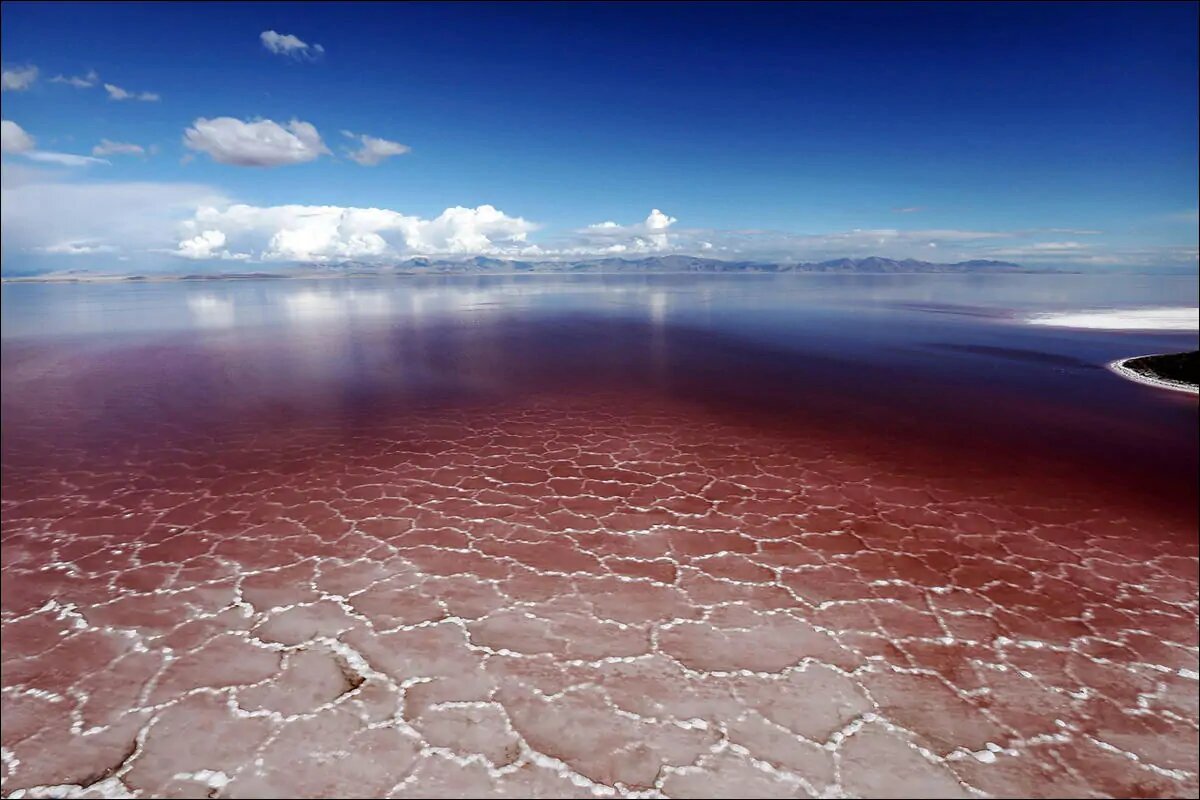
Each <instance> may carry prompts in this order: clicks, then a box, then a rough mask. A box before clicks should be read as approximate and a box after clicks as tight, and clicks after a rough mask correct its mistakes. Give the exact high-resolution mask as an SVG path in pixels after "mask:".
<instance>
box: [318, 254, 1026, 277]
mask: <svg viewBox="0 0 1200 800" xmlns="http://www.w3.org/2000/svg"><path fill="white" fill-rule="evenodd" d="M314 266H316V265H314ZM324 269H330V267H324ZM333 269H339V270H343V271H349V272H399V273H429V272H439V273H440V272H450V273H488V272H494V273H512V272H554V273H561V272H773V273H779V272H854V273H871V274H876V273H909V272H1042V271H1044V270H1029V269H1026V268H1024V267H1022V266H1021V265H1019V264H1013V263H1010V262H1008V261H989V260H981V259H977V260H973V261H959V262H955V263H953V264H937V263H934V262H932V261H917V260H916V259H912V258H906V259H904V260H896V259H894V258H880V257H879V256H871V257H869V258H838V259H834V260H832V261H815V262H812V261H808V262H804V261H802V262H795V263H772V262H763V261H722V260H720V259H716V258H699V257H697V256H678V255H671V256H647V257H645V258H635V259H628V258H589V259H584V260H581V261H517V260H512V259H502V258H489V257H487V256H476V257H475V258H469V259H466V260H457V261H456V260H451V259H434V258H410V259H408V260H407V261H402V262H400V263H398V264H396V265H394V266H391V267H382V268H381V267H380V266H378V265H374V264H359V263H354V262H349V263H345V264H341V265H339V266H338V267H335V268H333Z"/></svg>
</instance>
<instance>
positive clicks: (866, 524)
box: [0, 353, 1200, 797]
mask: <svg viewBox="0 0 1200 800" xmlns="http://www.w3.org/2000/svg"><path fill="white" fill-rule="evenodd" d="M168 361H170V362H171V363H174V362H176V361H178V359H177V358H176V357H175V356H174V355H173V354H170V353H168V354H165V355H163V356H161V357H160V358H159V359H158V360H156V359H155V358H154V357H151V356H147V357H146V358H145V359H143V360H142V361H136V362H132V363H131V362H122V363H121V367H122V371H121V372H120V375H121V381H120V382H119V385H120V386H121V387H126V388H118V389H113V388H111V387H113V386H117V385H118V382H117V381H112V380H111V378H110V379H109V380H110V383H106V384H105V386H108V387H109V389H108V390H106V391H110V392H112V394H111V395H106V396H105V397H106V399H108V400H110V401H111V402H112V405H113V406H114V407H120V408H123V409H127V414H128V416H127V417H121V418H120V419H122V420H123V421H122V423H121V424H122V425H123V426H126V427H123V428H121V429H120V432H121V433H122V435H121V436H116V435H115V432H114V430H113V429H105V430H104V431H102V433H103V435H102V436H99V437H98V440H99V441H100V442H102V443H103V444H104V445H105V447H104V448H102V449H101V450H98V449H97V446H96V445H95V444H94V443H93V442H92V440H90V439H89V437H90V436H93V435H94V434H93V433H92V432H91V429H90V427H89V426H88V425H87V424H83V423H79V422H75V423H71V421H79V420H87V419H92V417H89V414H90V413H92V412H91V410H90V409H92V408H93V402H94V399H95V395H96V390H95V387H93V386H91V384H89V383H88V382H87V381H86V380H84V379H83V378H79V379H78V382H76V379H75V378H72V379H70V380H64V381H63V383H62V384H61V386H59V388H58V389H57V390H56V391H50V390H47V389H45V384H44V382H43V379H39V382H38V383H37V386H38V387H40V388H39V389H38V391H36V392H33V393H32V396H31V400H30V402H29V404H28V406H24V405H21V404H20V403H19V402H17V401H18V400H20V399H21V396H20V395H19V394H18V393H16V392H14V391H11V390H10V387H11V386H12V385H13V384H6V394H5V402H6V406H5V415H4V425H5V436H4V464H3V467H4V469H3V476H2V481H3V506H2V511H3V543H4V547H3V579H4V580H3V590H2V598H3V619H2V625H3V634H4V638H3V694H2V699H3V715H2V723H0V726H2V739H3V741H2V742H0V745H2V749H0V756H2V763H3V793H4V795H5V796H8V797H162V796H198V795H208V796H215V797H246V796H302V797H363V796H372V797H375V796H377V797H428V796H513V797H531V796H550V797H713V796H788V797H795V796H812V797H850V796H865V797H872V796H895V795H901V796H922V797H987V796H1021V797H1028V796H1072V797H1076V796H1078V797H1105V796H1122V797H1123V796H1178V797H1189V796H1195V795H1196V793H1197V791H1198V776H1197V769H1196V750H1197V737H1198V734H1197V731H1198V719H1197V716H1198V715H1197V679H1198V677H1200V664H1198V661H1200V656H1198V654H1200V650H1198V645H1200V643H1198V641H1197V611H1198V603H1197V599H1196V592H1197V567H1198V564H1200V561H1198V559H1197V555H1198V553H1197V543H1196V538H1195V530H1194V529H1193V528H1189V527H1188V525H1187V524H1186V522H1185V523H1181V522H1180V521H1179V518H1178V517H1172V516H1171V515H1168V514H1159V513H1157V512H1156V511H1155V509H1153V508H1148V507H1138V506H1136V505H1130V504H1127V503H1126V504H1123V503H1119V502H1117V501H1116V500H1111V499H1109V498H1107V497H1099V498H1098V497H1097V496H1096V495H1095V493H1093V492H1088V491H1081V490H1079V487H1078V486H1074V485H1072V484H1069V483H1064V484H1051V483H1048V482H1046V481H1045V480H1044V479H1043V478H1042V477H1041V476H1035V477H1034V478H1028V479H1027V478H1025V477H1023V476H1022V475H1020V474H1018V473H1017V472H1015V471H1014V472H1013V473H1012V474H1006V475H998V474H997V470H995V469H993V468H991V467H989V466H988V465H987V464H986V463H974V462H972V461H970V460H966V461H962V462H957V461H956V462H954V463H953V464H949V465H943V467H944V468H940V467H939V465H938V464H937V463H934V462H936V461H937V460H938V458H940V457H941V456H940V455H939V456H938V458H933V457H931V458H930V459H929V460H928V462H929V463H926V462H920V463H918V462H917V461H916V460H915V459H914V457H913V453H912V451H911V448H910V449H908V450H904V449H903V448H902V449H901V455H902V456H903V458H893V457H891V456H889V455H888V453H887V452H882V451H880V450H879V449H878V448H876V449H875V450H869V448H866V447H862V448H855V447H850V446H848V445H847V440H845V439H844V438H839V437H837V436H836V435H834V434H833V433H831V432H828V431H826V430H823V429H821V428H820V427H817V426H813V427H810V428H805V429H795V430H790V429H789V430H785V431H782V432H781V431H780V430H779V429H771V428H767V427H765V426H756V425H751V424H747V423H746V422H745V421H744V420H739V419H735V418H732V417H730V416H729V415H728V414H723V413H720V412H719V410H718V411H714V410H713V409H711V408H707V407H705V406H704V405H703V404H698V403H690V402H681V401H679V402H677V401H675V400H664V398H663V396H661V395H650V396H645V395H639V394H638V393H636V392H623V393H615V394H604V393H601V392H590V393H586V394H584V393H577V394H569V393H562V394H554V393H548V394H543V395H540V396H534V397H526V398H518V399H515V400H514V399H509V400H508V401H507V402H505V403H502V404H474V405H461V406H454V405H444V406H436V407H429V406H428V405H426V406H422V407H420V408H418V409H417V410H415V411H409V410H406V409H404V408H399V409H391V411H390V412H389V413H388V414H387V415H381V416H380V417H379V418H371V419H369V420H365V421H364V420H363V419H362V418H361V417H357V416H354V415H349V416H346V417H337V418H333V419H331V418H327V417H320V416H316V417H306V416H304V415H303V414H293V413H292V412H291V411H289V410H288V409H286V408H281V409H272V410H271V415H272V416H275V417H280V418H281V421H279V422H278V424H275V423H271V422H270V421H267V422H264V420H263V419H262V418H253V417H250V418H247V419H245V420H242V421H239V420H240V418H239V417H237V416H236V415H230V416H229V417H226V418H224V425H223V426H222V427H220V428H219V429H218V428H216V427H208V426H205V425H200V426H197V427H198V430H197V429H188V428H187V427H186V425H185V424H184V423H183V422H181V421H180V420H181V419H182V417H181V416H180V415H177V414H171V413H167V412H166V411H164V410H163V406H162V405H161V404H162V403H165V402H168V401H167V400H165V399H164V397H166V396H167V395H168V394H170V395H174V396H178V395H179V388H180V386H181V385H182V383H183V382H182V381H180V380H179V379H180V376H181V375H184V376H191V377H194V374H193V372H189V371H188V370H189V369H194V368H191V367H189V368H187V369H184V371H183V372H182V373H172V372H171V371H170V365H169V364H168V363H167V362H168ZM183 363H186V362H183ZM9 368H10V367H9V362H8V359H7V357H6V364H5V369H6V370H8V369H9ZM80 369H81V370H84V372H86V371H87V370H86V369H85V368H83V367H80ZM87 369H99V367H95V366H91V365H89V366H88V367H87ZM181 369H183V368H181ZM215 385H217V386H223V384H219V383H218V384H215ZM222 391H224V392H226V393H227V394H228V393H229V392H232V391H233V390H232V389H230V388H229V387H227V386H226V387H224V388H223V389H222ZM206 396H207V395H206ZM346 402H347V403H348V404H350V405H353V403H354V402H355V400H354V399H353V398H350V399H349V400H347V401H346ZM196 413H199V412H196ZM222 413H224V409H222ZM68 423H70V424H68ZM113 424H115V423H113ZM115 441H121V442H127V446H125V447H123V448H122V447H116V446H110V445H109V443H111V442H115Z"/></svg>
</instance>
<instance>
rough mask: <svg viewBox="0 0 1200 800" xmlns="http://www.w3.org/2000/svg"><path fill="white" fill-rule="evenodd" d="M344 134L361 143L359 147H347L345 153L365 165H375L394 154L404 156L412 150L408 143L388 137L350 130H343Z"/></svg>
mask: <svg viewBox="0 0 1200 800" xmlns="http://www.w3.org/2000/svg"><path fill="white" fill-rule="evenodd" d="M342 135H343V136H345V137H347V138H349V139H354V140H355V141H357V142H358V143H359V146H358V148H356V149H349V148H347V149H346V150H345V153H346V155H347V157H349V158H350V159H351V160H352V161H355V162H357V163H359V164H361V165H362V166H364V167H374V166H375V165H377V164H379V163H381V162H382V161H383V160H384V159H387V158H391V157H392V156H402V155H404V154H405V153H408V152H411V151H412V148H411V147H409V146H408V145H406V144H400V143H399V142H393V141H390V140H388V139H379V138H377V137H374V136H368V135H367V134H365V133H362V134H357V133H351V132H350V131H342Z"/></svg>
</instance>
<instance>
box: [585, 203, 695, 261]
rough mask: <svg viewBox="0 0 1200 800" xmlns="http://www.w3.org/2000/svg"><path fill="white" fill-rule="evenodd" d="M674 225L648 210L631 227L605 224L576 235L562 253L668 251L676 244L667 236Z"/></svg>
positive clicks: (677, 240) (599, 224) (624, 253)
mask: <svg viewBox="0 0 1200 800" xmlns="http://www.w3.org/2000/svg"><path fill="white" fill-rule="evenodd" d="M676 222H678V220H677V219H675V218H674V217H672V216H670V215H669V214H664V213H663V212H662V211H659V210H658V209H657V208H655V209H651V211H650V213H649V214H648V215H647V216H646V218H645V219H644V220H642V221H641V222H638V223H634V224H633V225H619V224H617V223H616V222H613V221H612V220H606V221H605V222H600V223H597V224H595V225H589V226H587V227H586V228H584V229H582V230H579V231H576V232H575V234H576V235H575V237H574V238H575V243H574V245H572V246H568V247H567V248H565V249H564V251H563V252H564V253H565V254H569V255H587V254H607V255H638V254H647V253H659V252H664V251H668V250H671V249H672V247H673V246H674V245H675V244H677V243H679V238H678V237H677V236H675V235H673V234H671V233H668V229H669V228H670V227H671V226H672V225H674V224H675V223H676ZM704 249H707V248H704Z"/></svg>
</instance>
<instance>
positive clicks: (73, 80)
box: [50, 69, 100, 89]
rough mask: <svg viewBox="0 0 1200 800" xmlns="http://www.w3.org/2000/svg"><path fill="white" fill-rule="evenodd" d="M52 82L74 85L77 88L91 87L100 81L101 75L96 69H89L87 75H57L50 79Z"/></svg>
mask: <svg viewBox="0 0 1200 800" xmlns="http://www.w3.org/2000/svg"><path fill="white" fill-rule="evenodd" d="M50 82H51V83H65V84H67V85H68V86H74V87H75V88H76V89H90V88H92V87H93V86H95V85H96V84H97V83H99V82H100V75H99V74H98V73H97V72H96V70H94V69H92V70H88V73H87V74H86V75H69V76H68V75H55V76H54V77H53V78H51V79H50Z"/></svg>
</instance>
